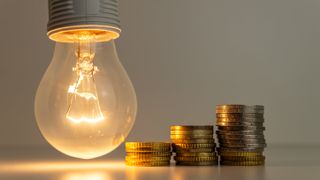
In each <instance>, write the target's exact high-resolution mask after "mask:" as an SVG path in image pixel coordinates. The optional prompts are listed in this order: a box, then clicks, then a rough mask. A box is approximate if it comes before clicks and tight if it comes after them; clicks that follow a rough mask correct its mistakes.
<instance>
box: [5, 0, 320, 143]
mask: <svg viewBox="0 0 320 180" xmlns="http://www.w3.org/2000/svg"><path fill="white" fill-rule="evenodd" d="M120 11H121V20H122V28H123V33H122V36H121V38H120V39H118V40H117V41H116V43H117V47H118V53H119V56H120V58H121V61H122V63H123V65H124V66H125V68H126V69H127V71H128V73H129V75H130V77H131V80H132V81H133V83H134V86H135V89H136V92H137V96H138V100H139V111H138V116H137V120H136V123H135V126H134V128H133V130H132V131H131V133H130V136H129V137H128V140H167V139H169V131H168V129H169V126H170V125H172V124H213V123H214V119H215V113H214V108H215V105H216V104H221V103H246V104H263V105H265V106H266V114H265V116H266V127H267V131H266V137H267V140H268V141H269V144H276V143H320V139H319V138H318V137H319V131H318V129H319V126H320V120H319V109H320V82H319V81H320V80H319V77H320V70H319V68H320V20H319V19H320V1H318V0H304V1H301V0H268V1H263V0H242V1H239V0H134V1H131V0H120ZM46 23H47V1H46V0H32V1H31V0H28V1H21V0H0V82H1V86H0V97H1V99H0V114H1V119H0V145H8V144H9V145H24V144H45V141H44V139H43V138H42V137H41V135H40V133H39V131H38V129H37V126H36V122H35V120H34V114H33V99H34V96H35V91H36V88H37V86H38V83H39V82H40V79H41V77H42V75H43V73H44V72H45V70H46V68H47V66H48V64H49V63H50V61H51V57H52V53H53V49H54V43H53V42H51V41H49V40H48V39H47V37H46Z"/></svg>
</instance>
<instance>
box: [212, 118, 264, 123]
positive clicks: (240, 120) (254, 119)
mask: <svg viewBox="0 0 320 180" xmlns="http://www.w3.org/2000/svg"><path fill="white" fill-rule="evenodd" d="M216 122H229V123H232V122H264V118H246V117H241V118H232V117H231V118H230V117H217V118H216Z"/></svg>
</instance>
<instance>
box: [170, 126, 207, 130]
mask: <svg viewBox="0 0 320 180" xmlns="http://www.w3.org/2000/svg"><path fill="white" fill-rule="evenodd" d="M170 129H171V131H193V130H212V131H213V126H211V125H204V126H191V125H186V126H171V127H170Z"/></svg>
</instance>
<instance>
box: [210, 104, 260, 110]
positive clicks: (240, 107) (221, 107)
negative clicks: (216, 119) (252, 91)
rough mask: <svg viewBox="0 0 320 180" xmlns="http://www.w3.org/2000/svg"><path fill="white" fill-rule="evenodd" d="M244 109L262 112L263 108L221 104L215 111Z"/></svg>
mask: <svg viewBox="0 0 320 180" xmlns="http://www.w3.org/2000/svg"><path fill="white" fill-rule="evenodd" d="M245 108H246V109H258V110H264V106H262V105H243V104H223V105H217V106H216V109H245Z"/></svg>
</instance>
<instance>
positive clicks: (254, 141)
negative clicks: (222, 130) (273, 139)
mask: <svg viewBox="0 0 320 180" xmlns="http://www.w3.org/2000/svg"><path fill="white" fill-rule="evenodd" d="M218 142H219V143H221V144H266V140H265V139H241V140H230V139H219V140H218Z"/></svg>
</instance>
